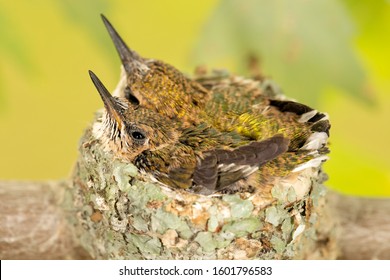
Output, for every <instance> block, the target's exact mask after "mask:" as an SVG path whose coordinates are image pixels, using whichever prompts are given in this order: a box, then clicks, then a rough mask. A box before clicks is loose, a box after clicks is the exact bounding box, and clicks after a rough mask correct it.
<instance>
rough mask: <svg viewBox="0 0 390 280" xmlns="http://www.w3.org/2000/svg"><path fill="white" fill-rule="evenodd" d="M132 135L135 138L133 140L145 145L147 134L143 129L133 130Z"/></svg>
mask: <svg viewBox="0 0 390 280" xmlns="http://www.w3.org/2000/svg"><path fill="white" fill-rule="evenodd" d="M130 136H131V138H132V139H133V142H134V143H135V144H137V145H143V144H145V142H146V134H145V132H143V131H142V130H139V129H136V130H131V131H130Z"/></svg>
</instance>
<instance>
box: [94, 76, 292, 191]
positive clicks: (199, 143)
mask: <svg viewBox="0 0 390 280" xmlns="http://www.w3.org/2000/svg"><path fill="white" fill-rule="evenodd" d="M89 74H90V77H91V79H92V81H93V83H94V85H95V87H96V89H97V91H98V92H99V94H100V97H101V99H102V101H103V103H104V107H105V113H104V114H103V117H102V119H101V121H100V122H99V123H97V124H96V125H95V128H94V135H95V137H96V138H97V139H99V140H100V141H101V143H102V145H103V149H104V150H106V151H108V152H112V153H113V154H114V156H115V157H116V158H118V159H120V160H122V161H125V162H131V163H133V164H134V165H136V166H137V167H138V168H139V169H140V170H141V171H142V172H144V173H146V174H149V175H151V176H152V177H153V178H155V179H156V180H157V181H159V182H161V183H163V184H165V185H167V186H169V187H174V188H181V189H186V190H189V191H192V192H195V193H199V194H205V195H209V194H212V193H215V192H229V191H235V190H237V189H238V188H239V187H240V186H242V185H245V183H244V182H247V180H249V181H253V180H251V178H250V177H256V178H257V175H258V172H257V171H258V170H259V168H261V167H262V166H264V165H265V164H267V163H269V162H270V161H272V160H274V159H276V158H277V157H278V156H280V155H281V154H283V153H285V152H286V151H287V149H288V146H289V140H288V139H287V138H285V137H284V136H282V135H280V134H279V135H274V136H272V137H269V138H267V139H265V140H262V141H253V140H251V139H249V138H247V137H243V136H241V135H239V134H237V133H236V132H234V131H232V132H220V131H218V130H216V129H215V128H213V127H210V126H209V125H207V124H205V123H201V124H199V125H195V126H191V127H188V128H186V129H181V130H178V129H177V127H178V125H177V123H176V120H175V119H170V118H167V117H164V116H161V115H160V114H158V113H157V112H155V111H152V110H149V109H145V108H143V107H142V106H137V105H134V104H132V103H131V102H130V101H129V100H127V99H125V98H118V97H113V96H111V94H110V93H109V92H108V90H107V89H106V88H105V86H104V85H103V84H102V83H101V81H100V80H99V79H98V78H97V76H96V75H95V74H94V73H93V72H91V71H90V72H89ZM254 187H256V186H254Z"/></svg>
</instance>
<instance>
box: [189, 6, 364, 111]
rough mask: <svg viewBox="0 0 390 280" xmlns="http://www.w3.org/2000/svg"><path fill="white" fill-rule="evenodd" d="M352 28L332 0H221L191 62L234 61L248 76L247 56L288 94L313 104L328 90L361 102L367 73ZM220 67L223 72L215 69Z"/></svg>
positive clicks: (341, 7)
mask: <svg viewBox="0 0 390 280" xmlns="http://www.w3.org/2000/svg"><path fill="white" fill-rule="evenodd" d="M353 31H354V26H353V22H352V20H351V18H350V17H349V15H348V13H347V12H346V10H345V9H344V7H343V6H342V5H341V4H340V2H338V1H336V0H316V1H314V0H295V1H291V0H274V1H267V0H244V1H235V0H222V1H221V2H220V4H219V6H217V8H216V10H215V11H214V13H213V14H212V16H211V17H210V19H209V20H208V22H207V23H206V25H205V26H204V29H203V33H202V34H201V36H200V40H199V42H198V44H197V47H196V48H195V51H194V56H193V57H194V62H196V63H197V64H199V63H201V64H207V65H211V66H214V67H215V66H216V62H221V61H223V60H224V59H225V60H226V59H227V58H229V57H230V58H232V59H234V64H235V67H236V70H237V71H238V73H239V74H245V75H248V69H249V68H248V66H247V65H248V60H249V57H250V56H256V57H258V58H259V59H260V63H261V67H262V69H261V70H262V72H263V73H265V74H266V75H270V76H271V77H272V78H273V79H275V80H276V82H277V83H278V84H279V85H281V86H282V88H285V89H286V91H287V95H288V96H291V97H294V98H296V99H299V100H300V101H302V102H306V103H308V104H311V105H312V106H314V105H316V103H317V102H318V99H319V98H320V94H322V93H323V91H324V89H325V88H326V87H329V86H334V87H339V88H341V89H342V90H343V91H344V92H347V93H348V94H350V95H352V96H354V97H355V98H358V99H360V100H364V101H370V98H369V96H368V95H367V94H366V92H365V87H366V74H365V71H364V69H363V68H362V66H361V64H360V62H359V60H358V59H357V56H356V54H355V53H354V52H353V50H352V45H351V43H352V40H353ZM218 67H221V65H219V66H218Z"/></svg>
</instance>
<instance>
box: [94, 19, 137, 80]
mask: <svg viewBox="0 0 390 280" xmlns="http://www.w3.org/2000/svg"><path fill="white" fill-rule="evenodd" d="M101 17H102V20H103V23H104V25H105V26H106V28H107V31H108V33H109V34H110V36H111V39H112V41H113V42H114V45H115V48H116V50H117V52H118V54H119V57H120V59H121V61H122V64H123V67H124V68H125V70H126V72H127V74H128V75H129V74H131V73H132V72H133V70H132V69H133V64H134V62H135V61H141V60H142V59H141V58H140V56H139V55H138V54H137V53H136V52H134V51H133V50H131V49H130V48H129V47H128V46H127V45H126V43H125V42H124V41H123V39H122V38H121V36H120V35H119V34H118V32H117V31H116V30H115V28H114V27H113V26H112V24H111V23H110V22H109V21H108V19H107V18H106V17H105V16H104V15H101Z"/></svg>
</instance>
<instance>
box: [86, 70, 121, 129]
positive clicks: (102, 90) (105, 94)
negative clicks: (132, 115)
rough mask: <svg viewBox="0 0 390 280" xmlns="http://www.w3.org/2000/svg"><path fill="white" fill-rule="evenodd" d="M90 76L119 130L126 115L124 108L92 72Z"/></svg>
mask: <svg viewBox="0 0 390 280" xmlns="http://www.w3.org/2000/svg"><path fill="white" fill-rule="evenodd" d="M88 72H89V76H90V77H91V80H92V82H93V84H94V85H95V87H96V89H97V91H98V92H99V94H100V97H101V98H102V100H103V103H104V107H105V108H106V110H107V112H108V114H109V115H110V117H111V118H112V119H114V120H115V121H116V122H117V124H118V127H119V129H120V128H121V126H122V123H123V122H124V115H123V113H122V112H123V107H122V106H121V105H120V104H119V103H118V101H117V100H115V98H114V97H112V95H111V94H110V92H109V91H108V90H107V88H106V87H105V86H104V85H103V83H102V82H101V81H100V80H99V78H98V77H97V76H96V75H95V73H93V72H92V71H91V70H89V71H88Z"/></svg>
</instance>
